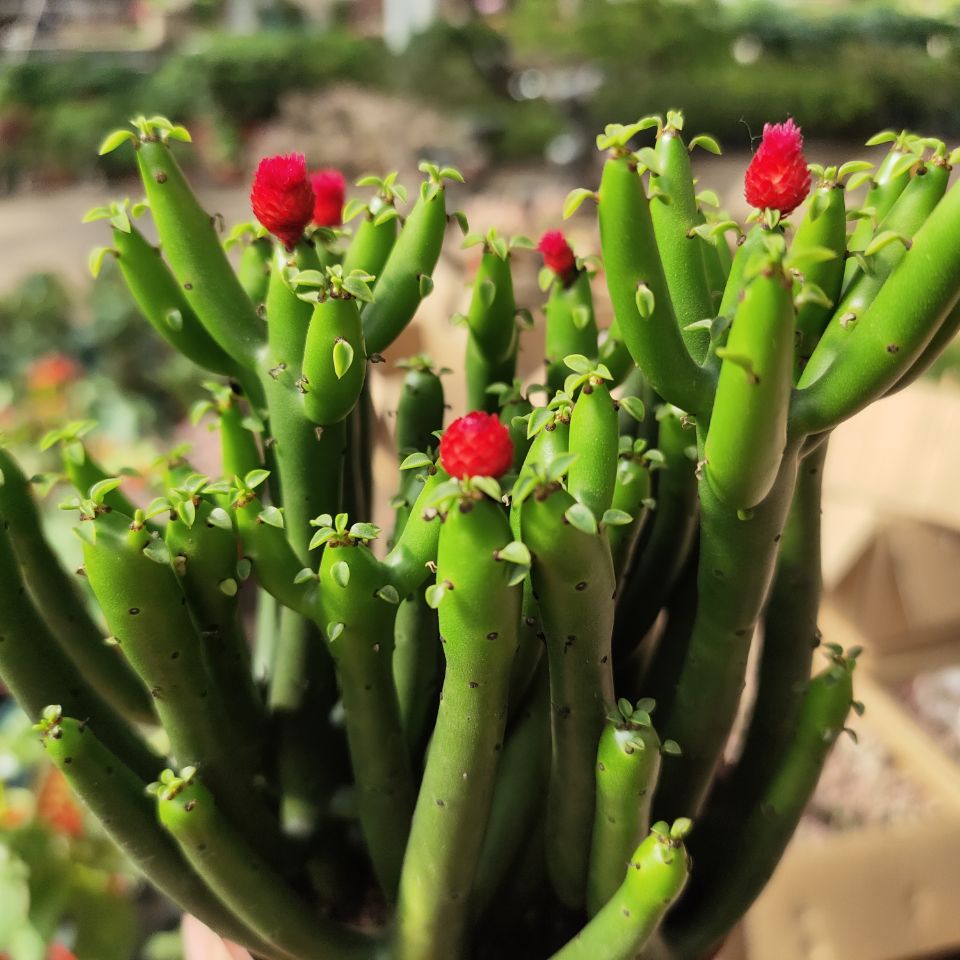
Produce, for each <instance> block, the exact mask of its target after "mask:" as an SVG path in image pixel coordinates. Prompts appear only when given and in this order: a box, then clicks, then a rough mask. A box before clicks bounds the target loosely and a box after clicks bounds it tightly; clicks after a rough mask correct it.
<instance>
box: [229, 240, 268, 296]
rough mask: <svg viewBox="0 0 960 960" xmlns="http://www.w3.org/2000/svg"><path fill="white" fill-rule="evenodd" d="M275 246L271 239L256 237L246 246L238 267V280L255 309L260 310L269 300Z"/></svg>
mask: <svg viewBox="0 0 960 960" xmlns="http://www.w3.org/2000/svg"><path fill="white" fill-rule="evenodd" d="M272 255H273V244H272V243H271V242H270V238H269V237H255V238H254V239H252V240H251V241H250V242H249V243H247V244H245V245H244V247H243V250H242V251H241V253H240V263H239V264H238V265H237V279H238V280H239V281H240V286H241V287H243V291H244V293H246V295H247V296H248V297H249V298H250V302H251V303H252V304H253V305H254V307H256V308H259V307H260V305H261V304H262V303H264V302H265V301H266V299H267V284H268V283H269V282H270V258H271V256H272Z"/></svg>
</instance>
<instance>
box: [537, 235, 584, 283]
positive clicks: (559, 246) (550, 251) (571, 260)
mask: <svg viewBox="0 0 960 960" xmlns="http://www.w3.org/2000/svg"><path fill="white" fill-rule="evenodd" d="M537 250H539V251H540V253H542V254H543V262H544V264H545V265H546V266H547V267H549V268H550V269H551V270H552V271H553V272H554V273H555V274H556V275H557V276H558V277H559V278H560V279H561V280H562V281H563V283H564V284H569V283H570V281H571V280H572V279H573V277H574V275H575V274H576V272H577V258H576V257H575V256H574V255H573V250H571V249H570V244H569V243H567V238H566V237H565V236H564V235H563V233H562V232H561V231H560V230H548V231H547V232H546V233H545V234H544V235H543V236H542V237H541V238H540V243H539V244H538V245H537Z"/></svg>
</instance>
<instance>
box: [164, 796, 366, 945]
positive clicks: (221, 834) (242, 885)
mask: <svg viewBox="0 0 960 960" xmlns="http://www.w3.org/2000/svg"><path fill="white" fill-rule="evenodd" d="M159 817H160V823H161V824H162V825H163V826H164V827H165V828H166V829H167V830H168V831H169V832H170V834H171V835H172V836H173V838H174V840H176V842H177V844H178V845H179V846H180V849H181V850H182V852H183V855H184V856H185V857H186V859H187V860H188V861H189V863H190V865H191V866H192V867H193V869H194V870H195V871H196V873H197V874H199V876H200V877H201V878H202V879H203V880H204V881H205V883H206V884H207V886H208V887H209V888H210V889H211V890H212V891H213V892H214V894H216V896H217V898H218V899H219V900H221V901H222V902H223V903H224V904H225V905H226V906H227V907H228V908H229V909H230V910H231V911H232V912H233V913H234V914H235V915H236V916H237V917H238V918H239V919H240V920H242V922H243V923H244V924H245V925H246V926H247V927H249V928H250V929H251V930H253V931H254V932H255V933H256V934H257V936H258V937H260V938H261V939H263V940H265V941H266V942H267V943H269V944H270V945H271V946H272V947H274V948H275V949H276V950H279V951H280V952H282V953H285V954H288V955H289V956H291V957H296V958H297V960H371V958H373V957H375V956H376V945H375V943H374V942H373V941H371V940H369V939H368V938H366V937H364V936H362V935H361V934H358V933H354V932H353V931H350V930H348V929H347V928H345V927H340V926H338V925H336V924H334V923H332V922H330V921H328V920H322V919H319V918H317V917H316V916H315V914H314V911H312V910H311V908H310V905H309V904H307V903H305V902H303V901H302V900H301V899H300V897H299V896H298V895H297V893H296V892H295V891H294V890H293V889H292V888H291V887H289V886H288V885H287V884H286V883H285V882H284V880H283V878H282V877H281V876H280V875H279V874H277V873H276V872H275V871H274V870H273V869H272V868H271V867H270V865H269V864H268V863H267V862H266V861H265V860H263V859H262V858H261V857H260V856H259V855H258V854H257V853H256V851H254V850H253V849H252V848H251V847H249V846H248V845H247V844H246V842H245V841H244V839H243V837H242V836H241V835H240V834H239V833H238V832H237V831H236V829H234V827H233V826H232V825H231V824H230V822H229V821H228V820H227V818H226V817H224V816H223V814H222V813H221V812H220V810H219V809H218V806H217V803H216V802H215V800H214V797H213V794H211V792H210V791H209V790H208V789H207V788H206V787H205V786H203V785H202V784H200V783H199V782H198V781H197V780H195V779H194V780H192V781H181V785H180V786H179V788H178V789H176V790H174V789H170V788H169V787H167V788H165V789H164V788H161V793H160V800H159Z"/></svg>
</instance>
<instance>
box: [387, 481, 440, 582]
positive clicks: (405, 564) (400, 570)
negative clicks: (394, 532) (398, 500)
mask: <svg viewBox="0 0 960 960" xmlns="http://www.w3.org/2000/svg"><path fill="white" fill-rule="evenodd" d="M449 479H450V477H449V476H448V475H447V473H446V471H445V470H443V469H441V468H440V467H434V468H433V470H432V471H428V472H427V474H426V482H425V483H424V485H423V489H422V490H421V491H420V494H419V496H418V497H417V499H416V500H415V501H414V503H413V507H411V509H410V516H409V518H408V520H407V523H406V525H405V526H404V528H403V533H402V534H401V535H400V537H399V538H398V540H397V542H396V543H395V544H394V545H393V548H392V549H391V550H390V552H389V553H388V554H387V555H386V557H384V559H383V562H384V565H385V566H386V568H387V569H388V570H389V571H390V582H391V583H392V584H393V585H394V586H395V587H396V588H397V592H398V593H399V594H400V596H401V597H405V596H408V595H409V594H410V593H412V592H413V591H414V590H416V589H417V587H419V586H421V585H422V584H424V583H426V581H427V578H428V577H429V576H430V573H429V571H428V570H427V567H426V564H427V563H429V562H430V561H431V560H436V558H437V541H438V539H439V537H440V527H441V523H440V521H439V519H438V518H437V510H436V508H435V507H434V506H433V499H434V497H435V495H436V489H437V487H439V486H440V484H441V483H445V482H446V481H447V480H449Z"/></svg>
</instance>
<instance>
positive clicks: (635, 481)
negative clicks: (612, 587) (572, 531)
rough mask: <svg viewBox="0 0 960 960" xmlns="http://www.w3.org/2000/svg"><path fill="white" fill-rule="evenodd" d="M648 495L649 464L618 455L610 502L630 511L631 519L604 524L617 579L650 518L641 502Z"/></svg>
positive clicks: (626, 568) (647, 508) (623, 575)
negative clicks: (617, 523) (621, 522)
mask: <svg viewBox="0 0 960 960" xmlns="http://www.w3.org/2000/svg"><path fill="white" fill-rule="evenodd" d="M649 499H650V470H649V468H648V467H647V465H646V464H645V463H644V462H643V460H642V459H641V458H639V457H633V456H627V457H621V458H620V459H619V460H618V461H617V482H616V486H615V487H614V490H613V502H612V504H611V506H612V507H613V509H614V510H622V511H623V512H624V513H628V514H630V516H631V517H633V519H632V520H631V521H630V523H626V524H619V525H616V526H610V527H607V539H608V540H609V541H610V552H611V554H612V555H613V568H614V570H616V572H617V582H618V583H621V582H622V581H623V578H624V577H625V576H626V573H627V570H628V569H629V566H630V562H631V560H632V558H633V552H634V548H635V547H636V544H637V541H638V540H639V538H640V535H641V534H642V533H643V528H644V525H645V524H646V523H647V522H648V520H649V518H650V509H649V507H648V506H647V505H646V504H645V503H644V501H649Z"/></svg>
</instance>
